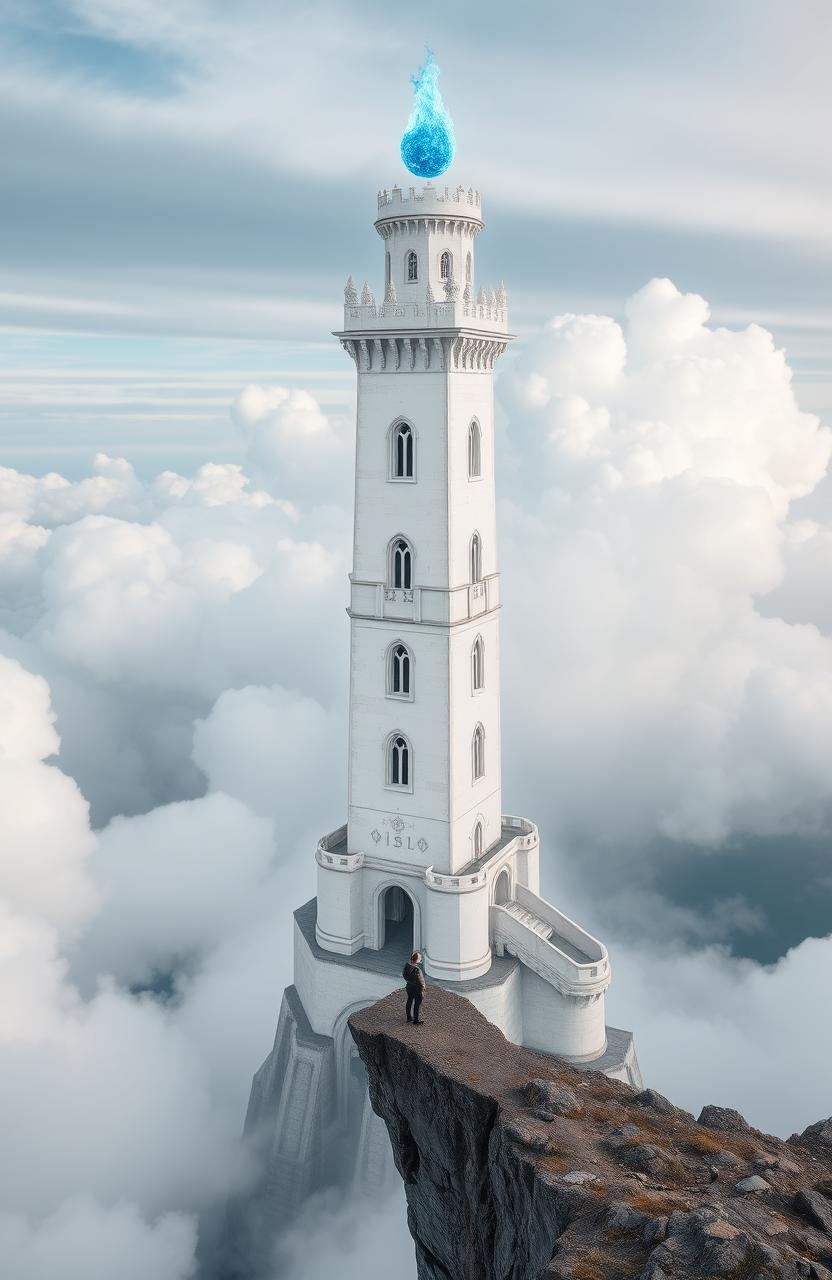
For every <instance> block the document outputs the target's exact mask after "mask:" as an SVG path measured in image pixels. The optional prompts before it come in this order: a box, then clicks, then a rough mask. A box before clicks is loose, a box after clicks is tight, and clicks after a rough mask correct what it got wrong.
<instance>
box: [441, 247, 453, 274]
mask: <svg viewBox="0 0 832 1280" xmlns="http://www.w3.org/2000/svg"><path fill="white" fill-rule="evenodd" d="M453 275H454V260H453V258H452V257H451V254H450V251H449V250H448V249H446V250H445V252H444V253H443V254H442V257H441V258H440V259H439V278H440V280H452V279H453Z"/></svg>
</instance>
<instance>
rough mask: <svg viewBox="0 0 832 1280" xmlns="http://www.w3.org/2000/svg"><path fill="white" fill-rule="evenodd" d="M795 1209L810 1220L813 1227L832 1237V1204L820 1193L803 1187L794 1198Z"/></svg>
mask: <svg viewBox="0 0 832 1280" xmlns="http://www.w3.org/2000/svg"><path fill="white" fill-rule="evenodd" d="M794 1207H795V1208H796V1209H797V1211H798V1212H799V1213H802V1214H803V1216H804V1217H805V1218H808V1219H809V1221H810V1222H811V1223H812V1225H813V1226H815V1227H818V1228H819V1229H820V1230H821V1231H825V1232H826V1234H827V1235H828V1236H832V1204H830V1203H829V1201H828V1200H827V1199H826V1197H825V1196H822V1195H821V1194H820V1192H819V1191H814V1190H812V1188H811V1187H801V1188H800V1190H799V1191H798V1193H797V1195H796V1196H795V1198H794Z"/></svg>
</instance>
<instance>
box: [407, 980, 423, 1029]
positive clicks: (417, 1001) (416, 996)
mask: <svg viewBox="0 0 832 1280" xmlns="http://www.w3.org/2000/svg"><path fill="white" fill-rule="evenodd" d="M421 1007H422V992H421V990H420V989H419V988H418V987H417V988H415V989H414V990H413V991H411V989H410V987H408V988H407V1004H406V1005H405V1009H404V1011H405V1016H406V1017H408V1018H410V1017H411V1016H412V1017H413V1021H414V1022H418V1021H419V1010H420V1009H421ZM411 1011H412V1013H411Z"/></svg>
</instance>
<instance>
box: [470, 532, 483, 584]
mask: <svg viewBox="0 0 832 1280" xmlns="http://www.w3.org/2000/svg"><path fill="white" fill-rule="evenodd" d="M471 581H472V582H482V542H481V540H480V535H479V534H478V533H475V534H474V536H473V538H472V539H471Z"/></svg>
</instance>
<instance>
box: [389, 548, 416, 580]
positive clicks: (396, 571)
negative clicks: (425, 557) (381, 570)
mask: <svg viewBox="0 0 832 1280" xmlns="http://www.w3.org/2000/svg"><path fill="white" fill-rule="evenodd" d="M389 580H390V586H391V587H403V588H404V589H405V591H409V590H410V588H411V587H412V586H413V548H412V547H411V545H410V543H409V542H408V541H407V538H401V537H399V538H394V539H393V541H392V542H391V543H390V578H389Z"/></svg>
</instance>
